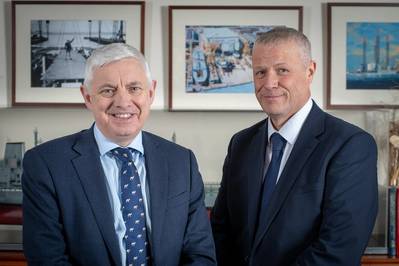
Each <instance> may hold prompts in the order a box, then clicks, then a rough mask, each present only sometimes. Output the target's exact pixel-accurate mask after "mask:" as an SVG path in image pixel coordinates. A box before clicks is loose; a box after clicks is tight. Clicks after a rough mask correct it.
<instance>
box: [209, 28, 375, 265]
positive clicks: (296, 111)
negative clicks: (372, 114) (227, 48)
mask: <svg viewBox="0 0 399 266" xmlns="http://www.w3.org/2000/svg"><path fill="white" fill-rule="evenodd" d="M310 51H311V49H310V42H309V40H308V39H307V37H306V36H305V35H303V34H302V33H300V32H298V31H296V30H294V29H291V28H285V27H277V28H275V29H273V30H271V31H269V32H267V33H263V34H260V35H259V36H258V38H257V40H256V42H255V45H254V48H253V52H252V62H253V76H254V85H255V94H256V98H257V99H258V102H259V104H260V105H261V107H262V109H263V111H264V112H265V113H266V114H267V115H268V117H267V119H265V120H263V121H261V122H259V123H257V124H256V125H253V126H251V127H249V128H247V129H244V130H242V131H240V132H238V133H237V134H235V135H234V136H233V137H232V139H231V141H230V145H229V148H228V153H227V156H226V159H225V163H224V167H223V177H222V182H221V187H220V190H219V194H218V196H217V199H216V202H215V206H214V208H213V211H212V215H211V224H212V229H213V235H214V239H215V246H216V256H217V261H218V265H220V266H225V265H228V266H234V265H250V266H255V265H259V266H262V265H268V266H286V265H360V259H361V256H362V254H363V251H364V249H365V247H366V245H367V242H368V239H369V237H370V234H371V231H372V229H373V225H374V222H375V218H376V214H377V206H378V204H377V200H378V199H377V173H376V163H377V162H376V160H377V157H376V156H377V152H376V145H375V142H374V140H373V138H372V137H371V136H370V135H369V134H367V133H366V132H365V131H363V130H361V129H360V128H358V127H356V126H354V125H351V124H349V123H347V122H345V121H342V120H340V119H338V118H335V117H333V116H331V115H329V114H327V113H325V112H323V111H322V110H321V109H320V108H319V107H318V106H317V105H316V103H315V102H314V101H313V100H312V99H311V97H310V95H311V92H310V85H311V83H312V80H313V76H314V74H315V70H316V64H315V62H314V61H312V59H311V52H310Z"/></svg>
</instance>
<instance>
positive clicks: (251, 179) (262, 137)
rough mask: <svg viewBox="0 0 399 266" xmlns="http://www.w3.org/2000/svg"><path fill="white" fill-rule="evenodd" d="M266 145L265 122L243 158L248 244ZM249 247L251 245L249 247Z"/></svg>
mask: <svg viewBox="0 0 399 266" xmlns="http://www.w3.org/2000/svg"><path fill="white" fill-rule="evenodd" d="M266 145H267V123H266V120H265V121H264V122H263V124H262V125H261V126H260V127H259V129H258V131H257V132H256V133H255V135H254V136H253V138H252V139H251V142H250V143H248V153H247V154H244V155H243V158H248V162H250V163H248V164H246V165H245V167H246V169H244V173H248V177H247V180H246V181H247V183H248V190H247V193H248V195H246V197H242V198H244V199H245V198H246V199H248V202H247V204H248V205H247V206H248V207H247V208H248V209H247V210H248V218H247V219H248V235H249V239H248V240H249V243H253V239H254V237H253V236H254V234H255V229H256V228H255V227H256V224H257V219H258V207H259V197H260V193H261V188H262V181H263V167H264V159H265V151H266ZM249 246H251V244H250V245H249Z"/></svg>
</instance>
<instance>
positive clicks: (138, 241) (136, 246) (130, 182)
mask: <svg viewBox="0 0 399 266" xmlns="http://www.w3.org/2000/svg"><path fill="white" fill-rule="evenodd" d="M134 152H137V151H134ZM111 153H112V154H113V155H114V156H115V158H117V159H118V160H119V162H120V163H121V168H120V184H121V206H122V216H123V220H124V221H125V226H126V233H125V236H124V242H125V248H126V266H145V265H147V264H148V262H147V260H148V259H149V257H147V248H148V241H147V228H146V220H145V209H144V199H143V195H142V193H141V184H140V177H139V174H138V172H137V169H136V166H135V165H134V161H133V157H132V153H131V152H130V150H129V148H115V149H113V150H112V151H111Z"/></svg>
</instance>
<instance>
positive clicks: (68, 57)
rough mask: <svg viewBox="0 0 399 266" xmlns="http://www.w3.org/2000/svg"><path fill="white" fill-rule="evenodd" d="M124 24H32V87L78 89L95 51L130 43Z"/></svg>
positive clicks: (92, 21) (85, 21)
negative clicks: (98, 48)
mask: <svg viewBox="0 0 399 266" xmlns="http://www.w3.org/2000/svg"><path fill="white" fill-rule="evenodd" d="M125 25H126V22H125V21H123V20H31V87H64V88H68V87H69V88H76V87H79V86H80V84H81V83H82V82H83V76H84V66H85V61H86V59H87V58H88V57H89V56H90V54H91V51H92V50H93V49H96V48H97V47H99V46H102V45H104V44H109V43H116V42H123V43H125V42H126V26H125Z"/></svg>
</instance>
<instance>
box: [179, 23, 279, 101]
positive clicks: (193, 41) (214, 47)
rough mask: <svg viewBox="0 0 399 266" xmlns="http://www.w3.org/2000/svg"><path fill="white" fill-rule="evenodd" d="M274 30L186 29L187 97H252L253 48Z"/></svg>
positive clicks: (233, 28)
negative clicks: (240, 94) (238, 95)
mask: <svg viewBox="0 0 399 266" xmlns="http://www.w3.org/2000/svg"><path fill="white" fill-rule="evenodd" d="M273 27H275V26H186V28H185V37H186V41H185V56H186V57H185V58H186V86H185V88H186V92H187V93H208V92H209V93H253V86H252V85H251V84H252V79H253V77H252V56H251V54H252V47H253V45H254V42H255V40H256V36H257V34H258V33H261V32H267V31H269V30H270V29H272V28H273Z"/></svg>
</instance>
